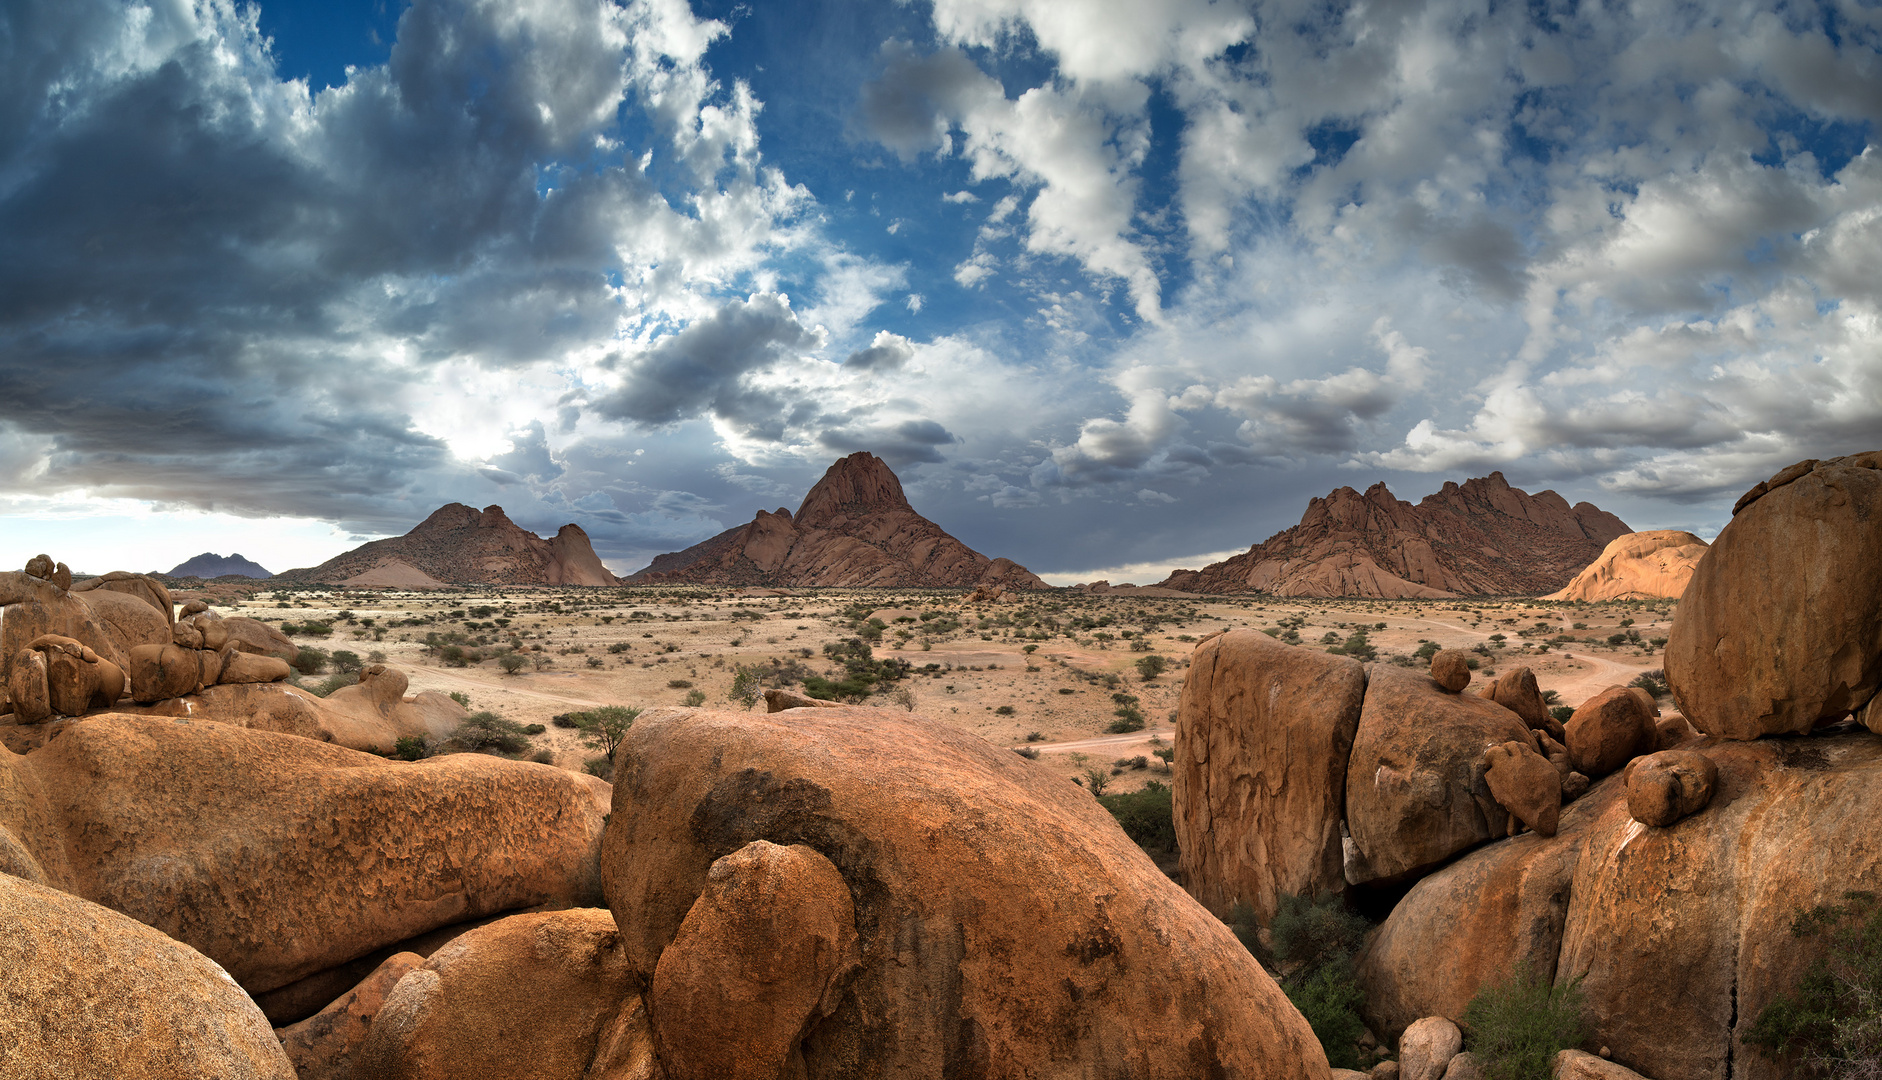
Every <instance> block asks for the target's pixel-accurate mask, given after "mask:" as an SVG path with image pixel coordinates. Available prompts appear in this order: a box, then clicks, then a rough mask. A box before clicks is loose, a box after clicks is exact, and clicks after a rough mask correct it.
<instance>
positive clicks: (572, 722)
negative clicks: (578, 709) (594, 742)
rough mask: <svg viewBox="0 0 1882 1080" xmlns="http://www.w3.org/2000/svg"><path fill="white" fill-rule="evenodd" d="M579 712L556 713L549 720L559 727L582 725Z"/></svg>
mask: <svg viewBox="0 0 1882 1080" xmlns="http://www.w3.org/2000/svg"><path fill="white" fill-rule="evenodd" d="M581 716H582V714H581V713H566V712H565V713H556V714H555V715H554V716H551V717H550V718H549V722H550V723H551V724H554V725H555V726H556V727H559V728H578V727H581V726H582V720H581Z"/></svg>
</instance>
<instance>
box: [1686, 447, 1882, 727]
mask: <svg viewBox="0 0 1882 1080" xmlns="http://www.w3.org/2000/svg"><path fill="white" fill-rule="evenodd" d="M1665 665H1666V681H1667V685H1668V686H1670V687H1671V688H1672V690H1673V700H1674V701H1675V702H1676V703H1677V704H1678V706H1679V711H1680V712H1681V713H1682V714H1684V715H1685V717H1686V719H1687V720H1688V721H1690V722H1691V723H1692V725H1693V726H1694V727H1696V728H1698V729H1699V730H1700V731H1703V732H1705V733H1706V734H1708V735H1717V736H1721V737H1724V738H1730V739H1755V738H1758V737H1759V736H1762V735H1772V734H1781V733H1785V732H1806V731H1809V730H1810V729H1811V728H1812V727H1814V726H1815V725H1816V724H1817V723H1818V722H1819V721H1821V720H1824V719H1826V718H1832V717H1836V716H1840V715H1842V714H1844V713H1847V712H1851V711H1854V710H1856V709H1860V708H1863V707H1864V706H1865V705H1866V704H1867V703H1868V702H1869V700H1870V699H1871V698H1873V697H1874V696H1875V695H1876V692H1877V690H1878V688H1882V451H1872V452H1870V453H1866V454H1857V455H1853V456H1850V457H1844V458H1835V459H1832V460H1829V461H1804V462H1799V463H1798V464H1796V465H1793V466H1791V467H1790V468H1788V469H1785V470H1784V471H1782V472H1780V473H1778V474H1777V475H1776V476H1774V477H1772V478H1771V479H1770V480H1767V481H1765V482H1764V483H1762V484H1759V485H1758V486H1757V487H1756V488H1753V489H1752V491H1751V492H1748V493H1747V494H1746V496H1745V497H1744V498H1742V499H1740V500H1739V506H1738V509H1737V510H1736V512H1735V513H1734V515H1733V517H1732V520H1731V521H1730V522H1728V523H1727V524H1726V526H1725V528H1724V529H1722V530H1720V532H1719V536H1718V539H1717V540H1715V541H1714V542H1713V545H1712V550H1711V551H1710V553H1708V554H1707V556H1706V558H1705V560H1704V561H1703V562H1701V563H1700V564H1699V567H1698V569H1697V570H1696V571H1695V572H1694V573H1693V578H1692V582H1691V584H1689V585H1688V586H1687V587H1686V592H1685V595H1684V597H1683V598H1682V599H1681V601H1680V605H1679V613H1678V615H1677V616H1676V617H1675V618H1674V620H1673V629H1672V631H1671V632H1670V633H1669V634H1668V641H1667V645H1666V660H1665Z"/></svg>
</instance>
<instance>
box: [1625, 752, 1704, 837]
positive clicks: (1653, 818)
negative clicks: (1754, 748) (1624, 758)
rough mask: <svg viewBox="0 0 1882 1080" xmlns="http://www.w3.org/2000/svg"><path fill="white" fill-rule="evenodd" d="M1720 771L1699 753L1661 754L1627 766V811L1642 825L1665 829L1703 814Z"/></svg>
mask: <svg viewBox="0 0 1882 1080" xmlns="http://www.w3.org/2000/svg"><path fill="white" fill-rule="evenodd" d="M1718 780H1719V767H1718V766H1717V765H1714V764H1713V763H1712V759H1711V758H1709V757H1707V756H1705V755H1704V754H1701V753H1699V752H1698V751H1696V750H1662V751H1660V752H1659V753H1657V754H1649V755H1647V756H1646V757H1640V758H1635V759H1634V760H1633V761H1632V762H1629V763H1628V766H1627V774H1626V776H1625V778H1624V782H1625V783H1626V784H1627V811H1628V813H1630V814H1632V815H1633V817H1634V820H1635V821H1638V822H1640V823H1641V824H1643V825H1656V826H1660V827H1665V826H1668V825H1671V824H1673V823H1674V822H1676V821H1678V820H1679V819H1680V818H1683V817H1689V816H1691V815H1693V814H1697V813H1698V812H1699V811H1701V810H1704V809H1705V808H1706V805H1707V804H1708V803H1710V802H1711V801H1712V792H1713V789H1714V788H1715V787H1717V785H1718Z"/></svg>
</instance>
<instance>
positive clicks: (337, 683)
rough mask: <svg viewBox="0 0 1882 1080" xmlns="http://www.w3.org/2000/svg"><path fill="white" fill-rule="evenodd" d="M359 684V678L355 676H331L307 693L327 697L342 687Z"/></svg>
mask: <svg viewBox="0 0 1882 1080" xmlns="http://www.w3.org/2000/svg"><path fill="white" fill-rule="evenodd" d="M358 682H359V678H358V676H354V675H329V676H327V677H326V678H324V679H322V680H320V682H319V683H318V684H317V685H314V686H310V687H308V688H307V692H308V693H310V694H312V695H314V696H315V697H326V696H327V695H328V694H331V693H333V692H334V691H335V690H338V689H339V688H340V687H342V686H353V685H355V684H357V683H358Z"/></svg>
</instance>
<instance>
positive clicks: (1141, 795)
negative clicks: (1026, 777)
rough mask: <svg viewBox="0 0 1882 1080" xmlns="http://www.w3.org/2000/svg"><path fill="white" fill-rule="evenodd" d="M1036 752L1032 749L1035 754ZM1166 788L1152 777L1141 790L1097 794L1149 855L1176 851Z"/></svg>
mask: <svg viewBox="0 0 1882 1080" xmlns="http://www.w3.org/2000/svg"><path fill="white" fill-rule="evenodd" d="M1038 752H1039V751H1037V750H1034V751H1033V753H1035V754H1037V753H1038ZM1170 794H1171V793H1170V789H1169V787H1167V786H1166V785H1164V784H1160V783H1158V782H1156V781H1155V780H1152V781H1150V782H1149V783H1148V784H1145V785H1144V787H1143V790H1142V791H1132V792H1127V793H1125V794H1122V795H1102V794H1101V795H1099V796H1098V803H1099V804H1100V805H1101V806H1103V807H1104V808H1105V809H1106V810H1109V811H1110V812H1111V816H1112V817H1114V818H1116V819H1117V823H1118V825H1119V826H1120V827H1121V828H1123V830H1124V835H1125V836H1128V837H1130V838H1131V839H1132V840H1134V841H1136V842H1137V846H1138V847H1140V848H1143V849H1144V850H1145V851H1147V852H1150V853H1152V854H1161V855H1173V854H1175V853H1176V815H1175V810H1174V808H1173V806H1172V804H1171V799H1170Z"/></svg>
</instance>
